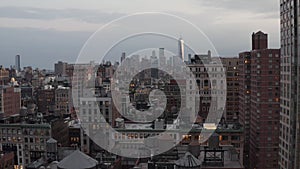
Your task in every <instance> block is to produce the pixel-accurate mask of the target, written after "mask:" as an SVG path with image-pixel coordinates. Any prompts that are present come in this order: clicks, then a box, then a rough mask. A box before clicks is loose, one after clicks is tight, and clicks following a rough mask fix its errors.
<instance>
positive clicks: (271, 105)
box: [239, 32, 280, 169]
mask: <svg viewBox="0 0 300 169" xmlns="http://www.w3.org/2000/svg"><path fill="white" fill-rule="evenodd" d="M266 37H267V34H264V33H262V32H257V33H254V34H253V35H252V42H253V50H252V51H249V52H243V53H240V54H239V57H240V64H239V65H240V67H239V70H240V73H239V81H240V106H239V107H240V119H241V120H240V121H241V123H242V124H243V125H244V128H245V149H244V150H245V152H244V153H245V155H244V162H245V163H244V165H245V167H246V168H249V169H254V168H255V169H267V168H269V169H273V168H278V160H279V155H278V149H279V146H278V145H279V117H280V113H279V112H280V99H279V97H280V96H279V93H280V88H279V81H280V78H279V77H280V70H279V67H280V58H279V55H280V49H268V45H267V43H268V42H267V41H266V39H265V38H266Z"/></svg>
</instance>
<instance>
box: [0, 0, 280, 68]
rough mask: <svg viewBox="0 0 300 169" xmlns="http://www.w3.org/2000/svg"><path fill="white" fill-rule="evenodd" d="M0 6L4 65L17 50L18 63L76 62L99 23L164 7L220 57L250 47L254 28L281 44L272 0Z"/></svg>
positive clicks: (9, 0)
mask: <svg viewBox="0 0 300 169" xmlns="http://www.w3.org/2000/svg"><path fill="white" fill-rule="evenodd" d="M0 11H1V12H0V22H1V24H0V38H1V39H2V40H1V42H0V46H1V48H0V58H1V60H2V62H1V64H3V65H4V66H5V67H8V66H10V65H14V57H15V55H16V54H20V55H21V63H22V67H23V66H29V65H32V66H33V67H39V68H46V69H53V64H54V63H55V62H57V61H58V60H62V61H66V62H71V63H72V62H75V60H76V58H77V56H78V54H79V51H80V49H81V48H82V46H83V44H84V43H85V42H86V40H87V39H88V38H89V36H91V35H92V34H93V33H94V32H95V31H96V30H98V29H99V28H100V27H101V26H103V25H104V24H106V23H108V22H110V21H112V20H114V19H117V18H119V17H122V16H125V15H129V14H132V13H138V12H166V13H170V14H173V15H176V16H179V17H182V18H185V19H187V20H189V21H190V22H192V23H193V24H195V25H197V26H198V27H199V28H200V29H201V30H202V31H203V32H204V33H205V34H206V35H207V36H208V38H209V39H210V40H211V41H212V43H213V44H214V46H215V47H216V49H217V51H218V53H219V54H220V55H221V56H237V55H238V53H239V52H241V51H245V50H249V49H250V47H251V42H250V40H249V35H251V34H252V32H256V31H258V30H262V31H264V32H267V33H268V34H269V39H270V40H269V47H270V48H280V42H279V37H280V32H279V20H280V17H279V1H274V0H264V1H259V0H252V1H239V0H210V1H206V0H190V1H182V0H175V1H174V0H172V1H171V0H165V1H159V0H154V1H141V0H132V1H128V0H127V1H125V0H113V1H97V0H90V1H79V0H72V1H71V0H65V1H63V2H62V1H59V0H51V1H50V0H46V1H43V3H40V1H37V0H27V1H17V0H3V1H2V2H1V4H0ZM106 38H109V37H106ZM183 38H184V37H183ZM175 45H176V44H175ZM207 50H209V49H207ZM121 52H122V51H120V54H119V56H120V57H121Z"/></svg>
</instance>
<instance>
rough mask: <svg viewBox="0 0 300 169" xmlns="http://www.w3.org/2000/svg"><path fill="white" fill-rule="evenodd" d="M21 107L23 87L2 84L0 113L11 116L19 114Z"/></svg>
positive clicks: (3, 115) (0, 88) (0, 89)
mask: <svg viewBox="0 0 300 169" xmlns="http://www.w3.org/2000/svg"><path fill="white" fill-rule="evenodd" d="M20 108H21V89H20V88H15V87H13V86H0V114H2V117H4V118H5V117H9V116H12V115H15V114H19V112H20Z"/></svg>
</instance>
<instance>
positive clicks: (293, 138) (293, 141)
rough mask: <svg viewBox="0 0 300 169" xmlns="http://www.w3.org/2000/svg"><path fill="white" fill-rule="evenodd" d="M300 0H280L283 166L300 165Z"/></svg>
mask: <svg viewBox="0 0 300 169" xmlns="http://www.w3.org/2000/svg"><path fill="white" fill-rule="evenodd" d="M298 24H299V1H297V0H280V33H281V79H280V85H281V93H280V100H281V103H280V107H281V111H280V136H279V138H280V150H279V155H280V159H279V165H280V168H284V169H292V168H300V134H299V122H300V121H299V118H300V116H299V108H300V106H299V103H300V102H299V99H300V98H299V96H300V95H299V94H298V93H299V90H300V88H299V87H300V86H299V80H298V79H299V73H300V72H299V61H300V60H299V58H298V56H299V49H298V48H299V42H298V36H299V25H298Z"/></svg>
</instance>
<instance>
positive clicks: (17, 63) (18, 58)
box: [15, 55, 21, 71]
mask: <svg viewBox="0 0 300 169" xmlns="http://www.w3.org/2000/svg"><path fill="white" fill-rule="evenodd" d="M15 69H16V70H17V71H21V56H20V55H16V57H15Z"/></svg>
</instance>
